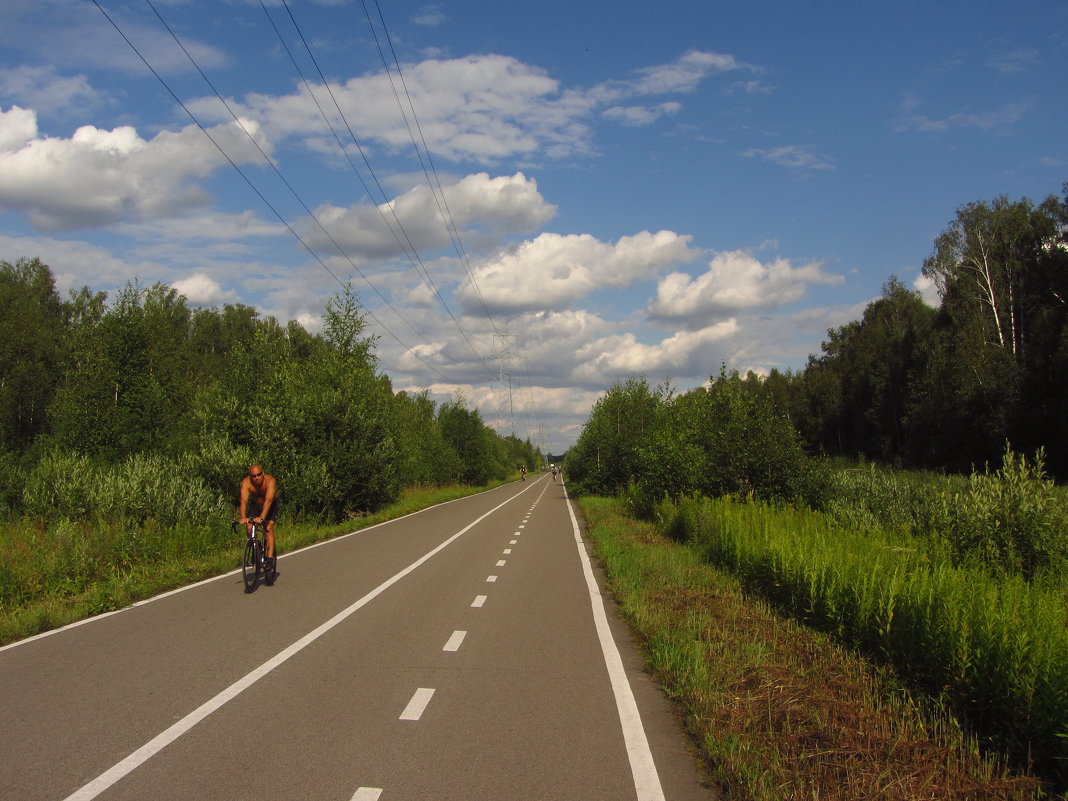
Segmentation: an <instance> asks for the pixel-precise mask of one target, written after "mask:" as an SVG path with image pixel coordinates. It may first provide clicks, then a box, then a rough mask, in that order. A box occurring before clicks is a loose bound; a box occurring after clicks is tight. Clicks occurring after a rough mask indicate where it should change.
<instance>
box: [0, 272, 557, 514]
mask: <svg viewBox="0 0 1068 801" xmlns="http://www.w3.org/2000/svg"><path fill="white" fill-rule="evenodd" d="M374 344H375V339H374V337H372V336H370V335H368V334H367V333H366V331H365V321H364V318H363V316H362V309H361V307H360V304H359V298H358V296H357V295H356V293H355V292H354V291H353V290H352V288H351V286H348V285H346V286H345V287H344V289H343V290H342V291H340V292H339V293H338V294H336V295H335V296H334V297H333V298H331V300H330V301H329V302H328V303H327V305H326V308H325V312H324V322H323V326H322V330H321V332H320V333H317V334H312V333H310V332H309V331H307V330H306V329H305V328H304V327H302V326H301V325H300V324H299V323H297V322H289V323H288V324H287V325H282V324H280V323H279V322H278V321H277V320H275V319H274V318H272V317H269V316H268V317H261V316H260V315H259V313H258V312H257V311H256V310H255V309H254V308H252V307H250V306H245V305H242V304H232V305H229V304H228V305H225V306H223V307H222V308H190V307H189V305H188V304H187V302H186V300H185V298H184V297H183V296H182V295H180V294H179V293H178V292H177V291H176V290H175V289H174V288H172V287H170V286H167V285H165V284H155V285H152V286H149V287H144V286H141V285H140V284H138V283H137V282H130V283H128V284H127V285H126V286H125V287H124V288H123V289H122V290H120V291H119V292H118V293H117V294H116V296H115V297H114V299H113V300H111V301H110V302H109V298H108V297H107V295H106V294H105V293H103V292H94V291H92V290H90V289H89V288H88V287H83V288H82V289H80V290H78V291H76V292H71V293H70V295H69V297H68V298H67V299H62V298H61V297H60V296H59V294H58V292H57V290H56V287H55V279H54V276H53V274H52V271H51V269H50V268H49V267H48V266H47V265H46V264H43V263H42V262H41V261H40V260H39V259H36V258H23V259H19V260H18V261H16V262H14V263H10V262H7V261H0V512H5V513H7V514H9V515H11V514H19V513H20V510H21V509H22V506H23V500H24V499H23V497H22V492H23V489H24V487H25V486H27V478H28V477H30V476H31V475H32V474H33V473H34V471H35V470H38V469H44V468H42V467H41V466H42V465H46V464H54V463H56V459H57V456H58V457H62V459H61V463H63V464H92V465H97V466H101V467H105V466H115V465H119V464H121V463H123V462H125V461H129V460H130V459H134V458H137V457H145V456H150V455H151V456H160V457H164V458H165V459H166V460H167V461H166V463H167V464H172V465H174V466H175V476H174V481H178V482H181V481H189V482H194V481H196V482H203V484H204V485H205V486H206V487H208V488H209V489H210V490H211V491H212V492H214V493H217V494H219V495H221V496H222V497H225V498H230V497H231V496H232V495H233V493H234V492H235V490H236V486H237V482H238V480H239V479H240V476H241V473H242V472H243V470H244V468H245V467H247V464H248V463H250V462H253V461H255V462H260V463H262V464H263V465H265V466H266V467H267V469H268V470H269V471H270V472H272V473H274V474H276V475H277V476H278V477H279V480H280V483H281V485H282V492H283V503H284V506H283V508H284V509H285V510H286V511H287V512H288V513H290V514H293V515H296V516H299V517H302V518H307V519H317V520H323V521H330V522H333V521H337V520H340V519H343V518H344V517H345V516H346V515H359V514H364V513H369V512H373V511H374V510H376V509H378V508H380V507H381V506H382V505H384V504H386V503H389V502H391V501H393V500H395V499H396V498H397V497H398V496H399V495H400V493H401V492H402V491H403V490H404V489H405V488H408V487H414V486H426V485H447V484H453V483H466V484H471V485H482V484H485V483H487V482H489V481H491V480H500V479H504V478H506V477H508V476H509V475H510V474H512V473H513V472H514V471H515V470H516V469H517V467H518V466H519V465H520V464H527V465H535V464H538V463H540V461H541V457H540V454H539V453H538V451H537V449H536V448H535V447H534V446H533V445H532V444H531V443H530V441H529V440H527V441H520V440H519V439H517V438H516V437H514V436H503V437H502V436H500V435H498V434H497V433H496V432H495V431H494V430H493V429H492V428H491V427H489V426H487V425H486V423H485V422H484V421H483V420H482V417H481V415H480V414H479V412H478V411H477V410H476V409H471V408H468V406H467V404H466V402H465V400H464V398H463V397H462V396H460V395H457V396H456V397H454V398H453V399H452V400H450V401H449V402H446V403H443V404H440V405H439V404H436V403H435V402H434V401H432V400H431V399H430V398H429V396H428V392H426V391H423V392H420V393H414V394H413V393H408V392H403V391H401V392H394V390H393V388H392V385H391V383H390V379H389V377H388V376H387V375H385V374H383V373H382V372H381V371H380V370H379V369H378V365H377V361H376V357H375V355H374ZM79 460H81V461H79ZM85 460H89V461H88V462H86V461H85ZM179 466H180V468H179ZM56 480H58V481H63V480H64V478H63V477H62V476H56ZM30 483H33V482H30ZM198 486H199V484H198Z"/></svg>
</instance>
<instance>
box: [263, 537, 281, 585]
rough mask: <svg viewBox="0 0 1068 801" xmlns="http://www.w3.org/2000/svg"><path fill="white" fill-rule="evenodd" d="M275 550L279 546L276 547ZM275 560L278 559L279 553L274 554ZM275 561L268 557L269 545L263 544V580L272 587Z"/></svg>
mask: <svg viewBox="0 0 1068 801" xmlns="http://www.w3.org/2000/svg"><path fill="white" fill-rule="evenodd" d="M274 547H275V548H277V547H278V546H277V545H275V546H274ZM274 555H275V558H277V557H278V551H277V550H276V551H275V552H274ZM274 565H275V563H274V560H273V559H271V558H270V557H268V556H267V543H266V542H264V544H263V580H264V581H265V582H267V586H268V587H270V586H271V585H273V584H274Z"/></svg>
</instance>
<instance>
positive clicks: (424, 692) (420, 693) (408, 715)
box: [399, 687, 434, 720]
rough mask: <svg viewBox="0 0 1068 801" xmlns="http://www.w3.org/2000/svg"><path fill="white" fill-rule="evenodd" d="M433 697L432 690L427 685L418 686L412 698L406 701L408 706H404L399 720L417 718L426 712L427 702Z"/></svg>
mask: <svg viewBox="0 0 1068 801" xmlns="http://www.w3.org/2000/svg"><path fill="white" fill-rule="evenodd" d="M433 697H434V691H433V690H432V689H430V688H429V687H420V688H419V689H418V690H416V691H415V695H413V696H412V700H411V701H409V702H408V706H406V707H404V711H403V712H401V716H400V718H399V719H400V720H419V718H421V717H422V716H423V713H424V712H426V707H427V704H429V703H430V699H431V698H433Z"/></svg>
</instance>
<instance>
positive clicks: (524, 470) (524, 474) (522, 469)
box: [519, 465, 527, 481]
mask: <svg viewBox="0 0 1068 801" xmlns="http://www.w3.org/2000/svg"><path fill="white" fill-rule="evenodd" d="M519 476H520V478H522V480H523V481H526V480H527V466H526V465H523V466H522V467H520V468H519Z"/></svg>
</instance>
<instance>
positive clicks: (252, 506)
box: [248, 495, 281, 521]
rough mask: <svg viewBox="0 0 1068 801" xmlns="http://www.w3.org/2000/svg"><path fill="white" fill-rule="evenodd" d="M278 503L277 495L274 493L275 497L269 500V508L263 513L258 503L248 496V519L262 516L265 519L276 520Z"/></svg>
mask: <svg viewBox="0 0 1068 801" xmlns="http://www.w3.org/2000/svg"><path fill="white" fill-rule="evenodd" d="M280 505H281V504H280V503H279V499H278V496H277V495H276V496H275V499H274V500H273V501H272V502H271V508H270V509H268V510H267V514H263V513H262V512H263V510H262V509H260V505H259V504H258V503H256V502H255V501H254V500H252V499H251V498H250V499H249V502H248V519H249V520H252V519H253V518H254V517H262V518H263V519H264V520H265V521H267V520H277V519H278V507H279V506H280Z"/></svg>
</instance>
